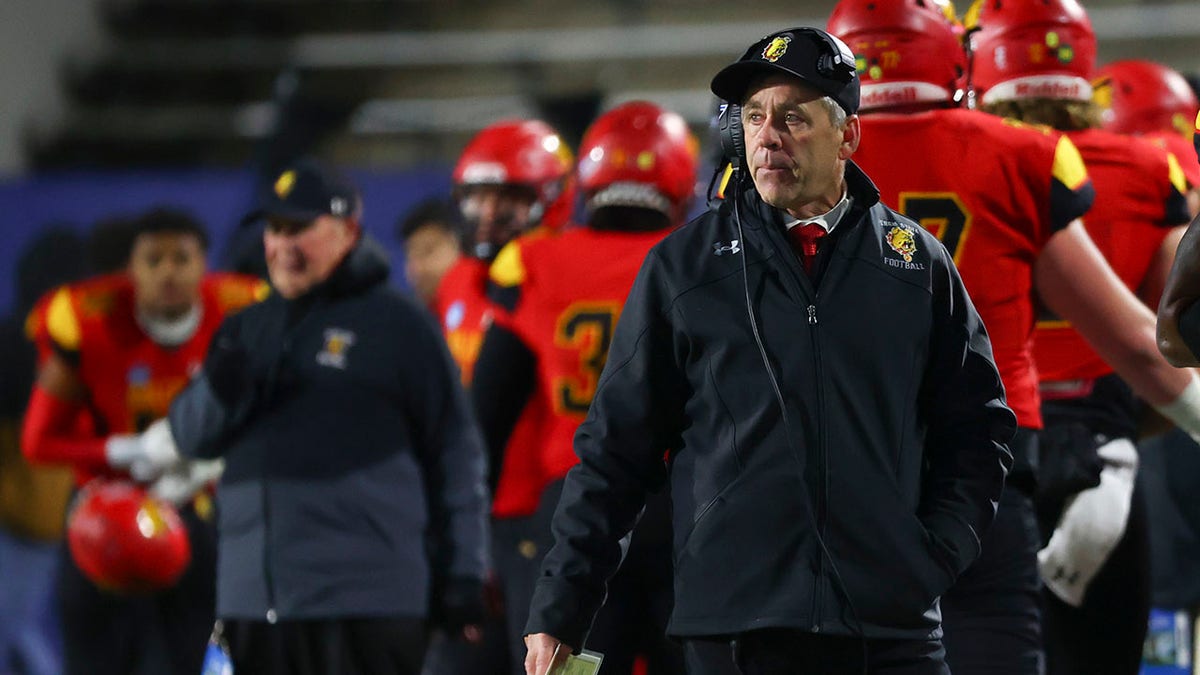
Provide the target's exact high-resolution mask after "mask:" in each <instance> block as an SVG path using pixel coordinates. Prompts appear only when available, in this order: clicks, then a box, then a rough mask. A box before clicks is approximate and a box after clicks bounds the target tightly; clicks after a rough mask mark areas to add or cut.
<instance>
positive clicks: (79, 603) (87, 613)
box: [56, 508, 216, 675]
mask: <svg viewBox="0 0 1200 675" xmlns="http://www.w3.org/2000/svg"><path fill="white" fill-rule="evenodd" d="M179 515H180V516H181V517H182V518H183V521H184V523H185V524H186V525H187V528H188V535H189V539H190V540H191V547H192V561H191V564H190V565H189V566H188V568H187V570H186V571H185V572H184V573H183V576H182V577H181V578H180V580H179V582H178V583H177V584H176V585H175V586H174V587H173V588H170V589H168V590H165V591H161V592H158V593H154V594H147V595H118V594H115V593H111V592H108V591H102V590H100V589H99V588H97V587H96V586H95V585H94V584H93V583H92V582H91V581H90V580H89V579H88V578H87V577H85V576H84V575H83V573H82V572H80V571H79V568H78V567H76V566H75V561H74V560H72V559H71V555H70V553H69V552H67V547H65V546H64V547H63V557H64V560H62V564H61V565H59V573H58V579H57V588H56V595H57V601H58V608H59V612H60V616H61V621H62V629H63V672H64V673H65V675H131V674H132V675H196V674H197V673H199V672H200V668H201V666H202V665H203V663H204V650H205V648H206V645H207V644H208V637H209V635H210V634H211V633H212V627H213V613H214V609H215V606H216V530H215V529H214V527H213V525H212V523H211V522H208V521H204V520H201V519H200V518H198V517H197V516H196V514H195V512H194V511H192V509H191V508H181V509H180V510H179Z"/></svg>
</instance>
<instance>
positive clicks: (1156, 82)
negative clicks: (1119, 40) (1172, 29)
mask: <svg viewBox="0 0 1200 675" xmlns="http://www.w3.org/2000/svg"><path fill="white" fill-rule="evenodd" d="M1092 85H1093V87H1094V88H1095V93H1094V95H1093V98H1094V99H1095V100H1096V103H1098V104H1100V107H1102V108H1104V128H1105V129H1108V130H1109V131H1115V132H1116V133H1119V134H1151V133H1155V132H1159V131H1175V132H1177V133H1179V134H1181V135H1183V136H1185V137H1186V138H1188V139H1189V140H1190V139H1191V137H1192V134H1193V133H1194V131H1195V125H1194V123H1195V121H1196V114H1197V113H1198V112H1200V101H1198V100H1197V99H1196V94H1195V93H1194V92H1193V91H1192V88H1191V86H1190V85H1188V83H1187V80H1185V79H1184V78H1183V75H1180V74H1179V73H1177V72H1175V71H1174V70H1171V69H1170V68H1168V67H1166V66H1164V65H1161V64H1158V63H1154V62H1153V61H1140V60H1137V59H1129V60H1125V61H1114V62H1112V63H1110V64H1108V65H1107V66H1104V67H1103V68H1101V69H1100V70H1099V71H1097V72H1096V77H1095V78H1094V80H1093V82H1092Z"/></svg>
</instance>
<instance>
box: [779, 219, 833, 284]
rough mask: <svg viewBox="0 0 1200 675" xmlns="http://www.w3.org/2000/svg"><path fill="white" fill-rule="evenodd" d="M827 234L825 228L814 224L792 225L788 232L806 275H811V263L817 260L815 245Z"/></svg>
mask: <svg viewBox="0 0 1200 675" xmlns="http://www.w3.org/2000/svg"><path fill="white" fill-rule="evenodd" d="M827 234H829V233H828V232H827V231H825V228H823V227H821V226H820V225H818V224H816V223H808V224H806V225H794V226H792V229H790V230H788V238H789V239H791V240H792V246H793V247H794V248H795V249H796V253H798V254H800V262H802V263H804V271H805V272H807V273H808V274H812V268H813V261H815V260H816V259H817V243H818V242H819V241H820V240H821V237H824V236H825V235H827Z"/></svg>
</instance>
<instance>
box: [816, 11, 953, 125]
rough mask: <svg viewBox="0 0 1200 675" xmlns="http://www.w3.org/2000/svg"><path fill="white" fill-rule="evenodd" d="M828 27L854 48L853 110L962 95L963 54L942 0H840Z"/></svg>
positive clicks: (950, 16)
mask: <svg viewBox="0 0 1200 675" xmlns="http://www.w3.org/2000/svg"><path fill="white" fill-rule="evenodd" d="M828 30H829V32H830V33H832V34H834V35H836V36H838V37H840V38H841V39H842V40H843V41H844V42H845V43H846V44H848V45H850V49H852V50H854V57H855V61H856V62H857V65H858V75H859V77H860V78H861V79H862V94H861V97H862V103H861V104H860V105H859V110H864V111H866V110H872V109H880V108H892V107H896V106H904V105H910V104H914V103H938V102H953V103H957V102H959V101H961V100H962V97H963V91H964V90H965V88H966V82H967V55H966V51H965V50H964V48H963V44H962V27H961V26H960V25H959V24H958V23H957V17H955V16H954V8H953V5H950V4H949V3H948V2H947V1H946V0H940V1H939V0H842V1H841V2H839V3H838V4H837V6H836V7H834V9H833V14H832V15H831V16H830V17H829V25H828Z"/></svg>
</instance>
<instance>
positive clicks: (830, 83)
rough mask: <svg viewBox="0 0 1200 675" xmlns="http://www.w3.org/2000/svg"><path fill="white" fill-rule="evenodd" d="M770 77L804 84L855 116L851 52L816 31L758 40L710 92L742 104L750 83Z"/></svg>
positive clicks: (787, 32) (854, 72)
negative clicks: (775, 75) (780, 76)
mask: <svg viewBox="0 0 1200 675" xmlns="http://www.w3.org/2000/svg"><path fill="white" fill-rule="evenodd" d="M772 73H782V74H784V75H791V76H792V77H797V78H799V79H801V80H803V81H804V82H805V83H806V84H808V85H809V86H811V87H813V88H815V89H817V90H818V91H820V92H821V93H823V94H825V95H827V96H829V97H830V98H832V99H833V100H834V101H836V102H837V104H838V105H839V106H841V108H842V109H843V110H845V111H846V114H847V115H853V114H854V113H856V112H858V89H859V82H858V71H857V67H856V66H855V62H854V52H852V51H851V50H850V47H848V46H847V45H846V43H845V42H842V41H841V40H840V39H838V38H837V37H835V36H833V35H830V34H829V33H826V32H825V31H823V30H821V29H819V28H807V27H802V28H788V29H787V30H782V31H779V32H776V33H771V34H770V35H767V36H766V37H763V38H761V39H760V40H759V41H758V42H755V43H754V44H753V45H750V48H749V49H747V50H746V53H745V54H743V55H742V58H740V59H738V60H737V61H734V62H733V63H731V64H729V65H728V66H725V67H724V68H722V69H721V72H719V73H717V75H716V77H714V78H713V79H712V84H711V85H710V88H711V89H712V92H713V93H714V94H716V95H717V96H719V97H720V98H722V99H724V100H726V101H729V102H731V103H742V102H743V99H744V98H745V97H746V87H748V86H749V85H750V82H751V81H752V80H753V79H754V78H756V77H760V76H762V75H769V74H772Z"/></svg>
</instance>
